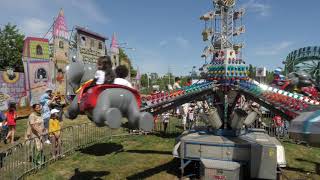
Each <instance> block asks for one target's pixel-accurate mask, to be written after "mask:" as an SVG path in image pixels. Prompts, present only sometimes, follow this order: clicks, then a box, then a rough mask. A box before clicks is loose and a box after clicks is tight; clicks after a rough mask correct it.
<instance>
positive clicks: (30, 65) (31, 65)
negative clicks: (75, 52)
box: [22, 37, 52, 104]
mask: <svg viewBox="0 0 320 180" xmlns="http://www.w3.org/2000/svg"><path fill="white" fill-rule="evenodd" d="M22 61H23V65H24V72H25V82H26V93H27V96H28V98H29V100H30V104H33V103H35V102H38V101H39V98H40V96H41V95H42V94H43V92H44V91H45V90H46V89H47V88H48V87H49V86H50V85H51V84H52V83H51V70H50V69H52V65H50V60H49V41H48V39H43V38H36V37H27V38H26V39H25V41H24V47H23V56H22Z"/></svg>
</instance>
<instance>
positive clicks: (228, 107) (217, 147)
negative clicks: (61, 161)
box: [66, 0, 320, 180]
mask: <svg viewBox="0 0 320 180" xmlns="http://www.w3.org/2000/svg"><path fill="white" fill-rule="evenodd" d="M234 7H235V0H213V9H212V10H211V11H209V12H208V13H206V14H204V15H203V16H201V17H200V19H201V20H203V21H204V22H205V30H204V31H203V32H202V35H203V40H204V41H206V42H210V43H209V45H208V46H207V47H206V48H205V49H204V52H203V54H202V57H204V58H206V61H207V60H210V62H208V63H207V62H206V63H205V64H204V65H203V67H202V68H201V69H202V73H201V74H202V76H203V79H205V81H204V82H202V83H196V84H193V85H191V86H188V87H182V88H181V89H178V90H174V91H171V92H164V93H159V94H155V95H150V96H147V97H145V98H141V97H140V94H139V93H138V92H137V91H135V90H133V89H130V88H127V87H124V86H118V85H98V86H95V87H91V88H86V86H87V85H88V84H87V85H84V87H83V88H82V90H80V92H79V93H78V94H77V95H76V97H75V99H74V100H73V102H72V103H71V105H70V108H69V109H68V112H67V113H66V114H67V116H68V117H69V118H72V119H74V118H76V117H77V115H78V114H87V115H88V117H89V119H91V120H92V121H93V122H95V123H96V124H97V125H98V126H109V127H111V128H118V127H120V125H121V122H120V121H121V117H122V115H124V116H125V117H127V118H128V121H129V127H130V128H140V129H143V130H147V131H150V130H151V129H152V127H153V117H152V115H157V114H161V113H163V112H165V111H168V110H170V109H174V108H176V107H178V106H181V105H183V104H185V103H188V102H191V101H205V102H207V103H208V104H209V108H208V110H207V111H206V112H205V113H204V114H203V117H204V120H205V121H206V122H207V126H206V127H204V128H200V129H197V128H195V129H193V130H189V131H185V132H184V133H182V135H181V136H179V137H178V138H177V143H176V145H175V147H174V151H173V154H174V156H175V157H177V158H180V162H181V167H180V169H181V173H182V175H184V172H185V171H184V170H185V168H186V167H188V166H189V165H190V164H198V165H200V170H199V171H198V173H200V176H201V178H203V179H228V180H229V179H277V177H278V176H277V174H278V169H279V168H281V167H284V166H285V165H286V161H285V154H284V148H283V146H282V145H281V143H280V142H279V141H278V140H277V139H276V138H274V137H270V136H269V135H268V134H266V132H265V131H264V130H261V129H250V125H251V124H252V123H253V122H254V121H255V120H256V119H258V117H259V116H260V114H261V113H260V111H259V108H255V107H254V106H252V107H251V108H250V109H249V110H247V111H245V109H244V107H242V106H241V105H239V103H238V101H239V100H241V99H242V98H243V97H245V99H246V100H247V101H249V100H250V101H252V102H255V103H256V104H260V105H261V106H264V107H265V108H267V109H269V110H270V111H271V112H273V113H275V114H277V115H279V116H281V117H282V118H284V119H286V120H291V123H290V129H289V131H290V136H291V137H293V138H295V139H296V140H301V141H306V142H308V143H310V144H313V145H320V138H317V137H318V136H320V134H319V128H317V126H314V124H319V123H320V119H319V113H320V111H319V109H320V103H319V101H318V100H315V99H312V98H309V97H307V96H304V95H302V94H298V93H292V92H287V91H285V90H282V89H279V88H276V87H271V86H268V85H265V84H261V83H258V82H257V81H255V80H252V79H250V78H249V77H248V66H247V65H246V64H245V61H244V60H242V58H241V48H242V47H243V43H234V38H235V37H237V36H238V35H240V34H242V33H244V31H245V27H244V26H243V25H242V16H243V15H244V13H245V11H244V9H240V10H236V9H235V8H234ZM94 68H95V67H89V66H88V65H86V64H83V63H82V62H81V61H76V60H74V61H73V62H72V63H70V65H69V67H68V69H67V77H68V82H69V85H70V86H72V87H73V88H74V89H77V88H79V87H80V84H82V83H84V82H86V81H87V80H89V79H91V78H93V74H94V73H93V72H94ZM84 89H87V90H84ZM140 102H141V103H140ZM140 105H141V107H140ZM139 108H140V109H139ZM139 110H140V111H139ZM151 114H152V115H151ZM318 127H319V126H318ZM317 133H318V134H317Z"/></svg>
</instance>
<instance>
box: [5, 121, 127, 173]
mask: <svg viewBox="0 0 320 180" xmlns="http://www.w3.org/2000/svg"><path fill="white" fill-rule="evenodd" d="M127 134H128V133H127V132H126V131H124V130H123V129H119V130H111V129H108V128H106V127H97V126H95V125H94V124H92V123H84V124H80V125H76V126H69V127H65V128H63V129H61V130H60V140H59V141H57V143H52V141H51V143H52V144H46V143H44V142H45V139H47V138H50V137H51V136H50V135H49V136H48V135H43V136H40V137H35V138H31V139H28V140H25V141H24V142H21V143H19V144H17V145H14V146H13V147H10V148H9V149H7V150H5V151H3V152H0V179H20V178H22V177H24V176H25V175H27V174H29V173H32V172H35V171H36V170H38V169H40V168H41V167H44V166H45V165H47V164H48V163H50V162H53V161H55V160H57V159H60V158H62V157H64V156H66V155H68V154H70V153H72V152H74V151H75V150H77V149H81V148H85V147H88V146H90V145H92V144H95V143H97V142H100V141H103V140H107V139H108V138H111V137H112V136H119V135H127ZM59 147H60V149H59ZM53 150H55V152H53Z"/></svg>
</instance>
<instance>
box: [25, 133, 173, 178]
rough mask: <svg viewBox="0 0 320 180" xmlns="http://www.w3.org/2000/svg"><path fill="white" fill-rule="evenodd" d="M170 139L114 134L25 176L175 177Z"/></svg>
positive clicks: (171, 140)
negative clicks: (105, 140)
mask: <svg viewBox="0 0 320 180" xmlns="http://www.w3.org/2000/svg"><path fill="white" fill-rule="evenodd" d="M173 145H174V138H171V137H170V138H162V137H158V136H154V135H147V136H143V135H137V136H127V137H117V138H115V139H113V140H112V141H107V142H103V143H100V144H96V145H93V146H91V147H88V148H85V149H83V150H80V151H78V152H76V153H75V154H74V155H72V156H70V157H67V158H65V159H63V160H61V161H59V162H56V163H54V164H51V165H50V166H48V167H46V168H45V169H44V170H41V171H40V172H39V173H37V174H35V175H32V176H29V177H28V178H27V179H126V178H127V179H176V177H177V176H176V175H177V174H176V173H177V171H176V169H177V168H176V167H177V164H176V163H175V162H174V161H173V158H172V155H171V151H172V147H173Z"/></svg>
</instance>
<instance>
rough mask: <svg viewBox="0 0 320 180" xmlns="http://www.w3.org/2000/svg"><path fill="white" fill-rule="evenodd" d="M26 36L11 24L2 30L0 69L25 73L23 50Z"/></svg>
mask: <svg viewBox="0 0 320 180" xmlns="http://www.w3.org/2000/svg"><path fill="white" fill-rule="evenodd" d="M23 39H24V35H23V34H22V33H20V32H19V29H18V28H17V26H16V25H12V24H10V23H8V24H6V25H5V26H4V27H3V28H0V69H2V70H5V69H6V68H13V69H14V70H15V71H18V72H23V64H22V50H23Z"/></svg>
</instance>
